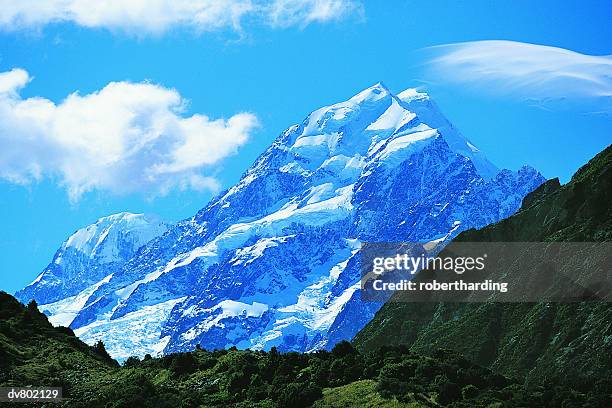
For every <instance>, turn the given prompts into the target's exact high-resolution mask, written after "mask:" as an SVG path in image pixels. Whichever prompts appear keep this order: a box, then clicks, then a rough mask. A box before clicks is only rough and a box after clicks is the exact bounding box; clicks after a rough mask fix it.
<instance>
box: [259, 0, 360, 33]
mask: <svg viewBox="0 0 612 408" xmlns="http://www.w3.org/2000/svg"><path fill="white" fill-rule="evenodd" d="M362 13H363V5H362V4H361V3H360V2H356V1H352V0H275V1H274V2H273V4H272V5H271V6H270V7H269V12H268V15H269V20H270V22H271V23H272V25H273V26H277V27H289V26H294V25H297V26H302V27H304V26H307V25H308V24H311V23H313V22H317V23H325V22H328V21H333V20H340V19H342V18H344V17H346V16H349V15H351V14H362Z"/></svg>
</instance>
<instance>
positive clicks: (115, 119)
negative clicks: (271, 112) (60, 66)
mask: <svg viewBox="0 0 612 408" xmlns="http://www.w3.org/2000/svg"><path fill="white" fill-rule="evenodd" d="M29 80H30V77H29V75H28V73H27V72H26V71H24V70H22V69H13V70H12V71H9V72H4V73H0V178H1V179H5V180H8V181H11V182H14V183H19V184H28V183H30V182H32V181H35V180H41V179H43V178H53V179H56V180H58V181H59V182H60V184H61V185H63V186H65V187H66V189H67V190H68V193H69V196H70V198H71V199H72V200H77V199H78V198H79V197H80V196H81V195H82V194H83V193H85V192H88V191H91V190H94V189H95V190H103V191H109V192H112V193H118V194H121V193H130V192H145V193H151V194H159V193H162V194H163V193H166V192H168V191H169V190H172V189H174V188H179V189H187V188H191V189H197V190H201V189H211V190H216V189H218V182H217V180H216V179H215V178H214V177H213V176H211V175H206V174H205V172H206V170H207V169H209V168H210V166H211V165H214V164H216V163H219V162H221V161H222V160H223V159H225V158H226V157H228V156H230V155H232V154H234V153H235V152H236V151H237V149H238V148H239V147H241V146H242V145H244V144H245V143H246V142H247V140H248V139H249V136H250V134H251V133H252V131H253V130H254V129H255V128H256V127H257V119H256V117H255V116H254V115H252V114H250V113H239V114H236V115H234V116H232V117H230V118H229V119H227V120H224V119H215V120H212V119H209V118H208V117H207V116H204V115H201V114H194V115H192V116H185V115H184V114H183V112H184V107H185V104H186V101H185V100H184V99H183V98H182V97H181V96H180V95H179V93H178V92H177V91H176V90H174V89H167V88H163V87H161V86H159V85H154V84H150V83H130V82H111V83H109V84H108V85H106V86H105V87H104V88H102V89H101V90H99V91H96V92H93V93H91V94H88V95H79V94H78V93H73V94H71V95H69V96H68V97H67V98H66V99H65V100H63V101H62V102H61V103H58V104H56V103H54V102H52V101H50V100H48V99H45V98H40V97H33V98H27V99H24V98H22V97H21V96H20V94H19V90H20V89H21V88H23V87H24V86H25V85H26V84H27V83H28V82H29Z"/></svg>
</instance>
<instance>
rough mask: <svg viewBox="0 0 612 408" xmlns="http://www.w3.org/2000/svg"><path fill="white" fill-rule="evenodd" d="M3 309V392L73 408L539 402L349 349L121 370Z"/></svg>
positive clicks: (460, 370) (513, 385)
mask: <svg viewBox="0 0 612 408" xmlns="http://www.w3.org/2000/svg"><path fill="white" fill-rule="evenodd" d="M0 310H1V312H0V353H2V354H1V355H2V359H1V360H0V361H1V370H0V386H27V385H47V386H61V387H63V389H64V396H65V397H67V398H69V400H67V401H66V402H64V403H62V405H64V406H69V407H109V408H110V407H126V408H127V407H199V406H204V407H215V406H236V407H252V406H256V407H281V408H282V407H287V408H289V407H291V408H299V407H308V406H312V405H313V404H315V405H316V406H318V407H325V406H332V407H333V406H347V404H349V405H353V406H364V407H368V406H370V407H375V406H376V407H378V406H388V407H394V406H395V407H419V406H438V405H453V404H454V405H456V406H486V405H488V404H490V403H494V402H500V403H501V402H504V403H508V402H512V401H523V400H532V401H538V400H540V401H541V400H542V395H543V394H542V390H536V391H532V390H527V389H525V388H523V387H521V386H520V385H518V384H517V382H516V381H513V380H511V379H509V378H506V377H503V376H501V375H498V374H495V373H494V372H492V371H491V370H489V369H487V368H483V367H480V366H478V365H475V364H473V363H471V362H469V361H468V360H466V359H464V358H462V357H459V356H457V355H456V354H453V353H450V352H447V351H442V350H438V351H437V352H435V353H434V354H433V355H431V356H423V355H420V354H417V353H414V352H412V351H410V350H409V349H408V347H406V346H390V347H382V348H379V349H377V350H372V351H369V352H359V351H358V350H356V349H355V348H354V347H353V346H352V345H351V344H350V343H348V342H342V343H339V344H338V345H336V346H335V347H334V348H333V350H332V351H331V352H328V351H318V352H315V353H310V354H300V353H279V352H277V351H276V350H275V349H272V350H271V351H269V352H263V351H250V350H237V349H235V348H232V349H229V350H217V351H206V350H202V349H200V348H198V349H196V350H195V351H193V352H189V353H176V354H171V355H168V356H164V357H161V358H151V357H150V356H145V358H144V359H142V360H140V359H138V358H136V357H132V358H129V359H128V360H126V361H125V362H124V364H123V366H119V365H118V364H117V363H116V362H115V361H113V360H111V359H110V358H108V354H107V353H106V350H105V349H104V345H103V344H102V343H101V342H99V343H97V344H96V345H95V346H93V347H90V346H87V345H86V344H84V343H83V342H81V341H80V340H79V339H78V338H76V337H75V336H74V334H73V333H72V331H71V330H70V329H66V328H61V327H60V328H54V327H52V326H51V325H50V324H49V322H48V321H47V318H46V316H45V315H44V314H42V313H40V312H39V311H38V309H37V308H36V304H30V305H28V306H27V307H25V306H23V305H21V304H19V303H18V302H17V301H16V300H15V299H14V298H13V297H12V296H10V295H8V294H6V293H2V292H0Z"/></svg>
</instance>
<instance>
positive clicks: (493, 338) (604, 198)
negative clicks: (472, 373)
mask: <svg viewBox="0 0 612 408" xmlns="http://www.w3.org/2000/svg"><path fill="white" fill-rule="evenodd" d="M455 241H456V242H510V241H515V242H542V241H545V242H546V241H548V242H551V241H560V242H564V241H570V242H571V241H581V242H602V241H612V146H609V147H608V148H607V149H605V150H604V151H603V152H601V153H600V154H598V155H597V156H596V157H595V158H593V159H592V160H591V161H590V162H589V163H588V164H587V165H585V166H584V167H582V168H581V169H580V170H579V171H578V172H577V173H576V174H575V175H574V177H573V178H572V179H571V181H570V182H569V183H567V184H566V185H564V186H560V185H559V181H558V180H556V179H555V180H550V181H548V182H547V183H545V184H543V185H542V186H540V188H538V189H537V190H535V191H534V192H532V193H531V194H529V195H528V196H527V197H526V198H525V200H524V201H523V206H522V208H521V209H520V211H519V212H518V213H517V214H515V215H513V216H511V217H510V218H507V219H505V220H503V221H500V222H498V223H495V224H493V225H490V226H487V227H485V228H483V229H480V230H469V231H465V232H463V233H461V234H460V235H459V236H458V237H457V238H456V239H455ZM528 272H529V271H516V274H515V275H512V277H511V278H512V279H513V280H521V279H526V278H527V277H526V276H524V274H525V273H528ZM578 272H579V271H576V273H578ZM608 273H609V272H608ZM418 278H419V276H418V275H417V277H416V278H415V279H418ZM574 278H575V279H578V277H576V276H574ZM401 296H402V294H401V293H398V294H397V295H396V298H395V299H393V300H392V301H389V302H388V303H387V304H385V306H384V307H382V308H381V309H380V310H379V312H378V313H377V314H376V316H375V317H374V319H373V320H372V321H371V322H370V323H369V324H368V325H367V326H366V327H365V328H364V329H363V330H362V331H360V332H359V333H358V334H357V336H355V338H354V343H355V344H356V345H357V346H358V347H359V348H360V349H362V350H366V349H371V348H377V347H380V346H382V345H391V344H407V345H410V346H411V348H412V349H413V350H417V351H419V350H421V351H422V350H429V349H431V348H432V347H445V348H449V349H453V350H455V351H458V352H460V353H462V354H464V355H465V356H466V357H467V358H469V359H470V360H472V361H475V362H477V363H479V364H483V365H488V366H490V367H492V368H493V369H495V370H496V371H498V372H501V373H506V374H509V375H520V376H523V377H525V379H526V381H527V382H528V383H539V382H542V381H548V380H554V379H562V380H563V382H565V383H570V384H572V386H575V387H578V388H581V387H582V388H585V389H591V388H592V386H593V381H594V379H595V378H611V377H612V360H611V356H612V341H611V339H612V326H611V323H610V322H612V307H610V304H609V303H605V302H595V301H593V302H582V303H565V304H564V303H521V304H517V303H479V304H468V303H405V302H401Z"/></svg>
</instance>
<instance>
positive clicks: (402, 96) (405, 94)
mask: <svg viewBox="0 0 612 408" xmlns="http://www.w3.org/2000/svg"><path fill="white" fill-rule="evenodd" d="M396 96H397V98H398V99H399V100H401V101H402V102H405V103H410V102H412V101H418V100H424V99H429V95H428V94H427V93H425V92H420V91H418V90H417V89H416V88H408V89H406V90H404V91H402V92H400V93H398V94H397V95H396Z"/></svg>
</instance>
